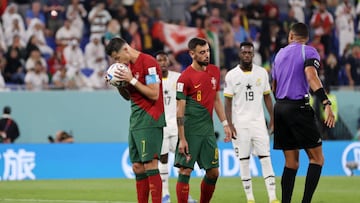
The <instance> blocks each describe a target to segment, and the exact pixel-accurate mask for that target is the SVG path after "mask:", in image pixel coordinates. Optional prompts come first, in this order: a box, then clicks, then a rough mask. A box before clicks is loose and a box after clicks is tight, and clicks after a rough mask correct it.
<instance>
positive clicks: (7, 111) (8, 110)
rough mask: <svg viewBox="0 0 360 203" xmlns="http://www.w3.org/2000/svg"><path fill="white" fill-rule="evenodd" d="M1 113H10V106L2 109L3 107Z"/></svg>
mask: <svg viewBox="0 0 360 203" xmlns="http://www.w3.org/2000/svg"><path fill="white" fill-rule="evenodd" d="M3 113H4V114H10V113H11V108H10V106H5V107H4V109H3Z"/></svg>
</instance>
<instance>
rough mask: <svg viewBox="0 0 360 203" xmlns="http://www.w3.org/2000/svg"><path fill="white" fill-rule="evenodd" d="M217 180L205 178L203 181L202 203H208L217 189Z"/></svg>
mask: <svg viewBox="0 0 360 203" xmlns="http://www.w3.org/2000/svg"><path fill="white" fill-rule="evenodd" d="M215 184H216V180H209V179H207V178H206V176H205V178H204V179H203V180H202V181H201V195H200V203H208V202H210V200H211V197H212V195H213V194H214V191H215Z"/></svg>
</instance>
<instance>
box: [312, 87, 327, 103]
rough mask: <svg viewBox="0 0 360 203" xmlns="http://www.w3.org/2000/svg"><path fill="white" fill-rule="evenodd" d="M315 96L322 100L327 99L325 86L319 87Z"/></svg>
mask: <svg viewBox="0 0 360 203" xmlns="http://www.w3.org/2000/svg"><path fill="white" fill-rule="evenodd" d="M314 94H315V96H316V97H317V98H318V99H320V101H321V102H323V101H324V100H327V99H328V97H327V96H326V93H325V90H324V88H322V87H321V88H319V89H317V90H316V91H315V92H314Z"/></svg>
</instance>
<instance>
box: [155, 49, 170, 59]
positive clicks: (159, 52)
mask: <svg viewBox="0 0 360 203" xmlns="http://www.w3.org/2000/svg"><path fill="white" fill-rule="evenodd" d="M158 55H165V56H167V55H168V54H167V53H166V52H165V51H163V50H160V51H157V52H156V53H155V54H154V56H155V57H157V56H158Z"/></svg>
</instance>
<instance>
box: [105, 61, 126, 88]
mask: <svg viewBox="0 0 360 203" xmlns="http://www.w3.org/2000/svg"><path fill="white" fill-rule="evenodd" d="M116 70H125V71H129V68H128V66H127V65H125V64H123V63H114V64H112V65H111V66H110V67H109V68H108V69H107V71H106V76H105V80H106V81H107V82H108V83H109V84H110V85H112V86H115V87H120V86H125V85H126V82H125V81H122V80H119V78H116V77H115V76H114V74H115V71H116Z"/></svg>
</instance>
